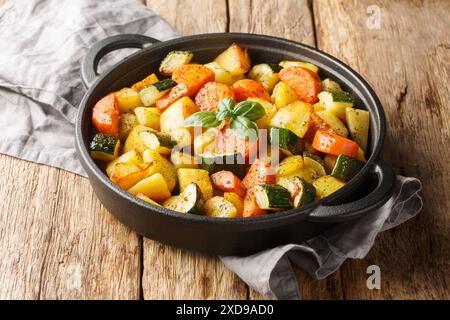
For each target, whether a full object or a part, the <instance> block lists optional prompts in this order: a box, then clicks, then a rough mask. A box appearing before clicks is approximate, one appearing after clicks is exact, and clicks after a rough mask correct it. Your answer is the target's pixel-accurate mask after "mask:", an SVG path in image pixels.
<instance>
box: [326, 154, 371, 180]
mask: <svg viewBox="0 0 450 320" xmlns="http://www.w3.org/2000/svg"><path fill="white" fill-rule="evenodd" d="M363 167H364V162H362V161H359V160H357V159H354V158H350V157H348V156H346V155H343V154H341V155H340V156H339V157H337V160H336V164H335V165H334V168H333V171H332V172H331V176H332V177H335V178H338V179H342V180H350V179H351V178H353V177H354V176H355V175H356V174H357V173H358V172H359V171H360V170H361V169H362V168H363Z"/></svg>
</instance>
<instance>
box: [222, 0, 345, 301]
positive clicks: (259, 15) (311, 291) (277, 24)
mask: <svg viewBox="0 0 450 320" xmlns="http://www.w3.org/2000/svg"><path fill="white" fill-rule="evenodd" d="M229 12H230V31H231V32H249V33H260V34H267V35H272V36H277V37H283V38H287V39H290V40H295V41H298V42H302V43H305V44H308V45H314V42H315V39H314V28H313V18H312V12H311V7H310V3H309V1H298V0H285V1H264V0H229ZM296 275H297V278H298V282H299V288H300V293H301V296H302V298H303V299H341V298H342V292H341V283H340V282H341V279H340V272H339V271H337V272H336V273H335V274H333V275H332V276H330V277H328V278H327V279H324V280H321V281H316V280H313V279H312V278H311V277H310V276H309V275H307V274H306V273H304V272H302V271H301V270H296ZM249 298H250V299H264V297H263V296H261V295H260V294H259V293H258V292H256V291H255V290H250V295H249Z"/></svg>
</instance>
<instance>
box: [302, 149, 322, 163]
mask: <svg viewBox="0 0 450 320" xmlns="http://www.w3.org/2000/svg"><path fill="white" fill-rule="evenodd" d="M303 157H308V158H311V159H313V160H316V161H317V162H318V163H320V164H321V165H325V162H324V161H323V159H322V158H321V157H320V156H318V155H317V154H314V153H312V152H309V151H303Z"/></svg>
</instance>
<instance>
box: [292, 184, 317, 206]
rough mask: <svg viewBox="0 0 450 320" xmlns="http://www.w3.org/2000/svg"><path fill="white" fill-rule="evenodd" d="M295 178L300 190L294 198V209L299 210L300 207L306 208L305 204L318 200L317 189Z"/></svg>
mask: <svg viewBox="0 0 450 320" xmlns="http://www.w3.org/2000/svg"><path fill="white" fill-rule="evenodd" d="M295 178H296V183H297V185H298V186H299V188H300V190H299V192H298V193H297V195H296V196H295V198H294V207H296V208H298V207H300V206H304V205H305V204H308V203H311V202H314V200H315V199H316V188H314V186H313V185H312V184H310V183H308V182H306V181H305V180H303V179H302V178H300V177H295Z"/></svg>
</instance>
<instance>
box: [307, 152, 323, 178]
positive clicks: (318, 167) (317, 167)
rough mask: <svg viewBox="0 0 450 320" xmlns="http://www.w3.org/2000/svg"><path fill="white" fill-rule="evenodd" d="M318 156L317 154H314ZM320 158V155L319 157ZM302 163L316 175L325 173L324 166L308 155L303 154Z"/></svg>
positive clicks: (319, 175)
mask: <svg viewBox="0 0 450 320" xmlns="http://www.w3.org/2000/svg"><path fill="white" fill-rule="evenodd" d="M315 157H318V156H315ZM319 158H320V157H319ZM303 164H304V166H305V167H307V168H311V169H313V170H314V171H315V172H316V174H317V176H318V177H321V176H324V175H326V172H325V168H324V167H323V164H322V163H320V162H319V161H317V160H316V159H315V158H312V157H310V156H308V155H304V156H303Z"/></svg>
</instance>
